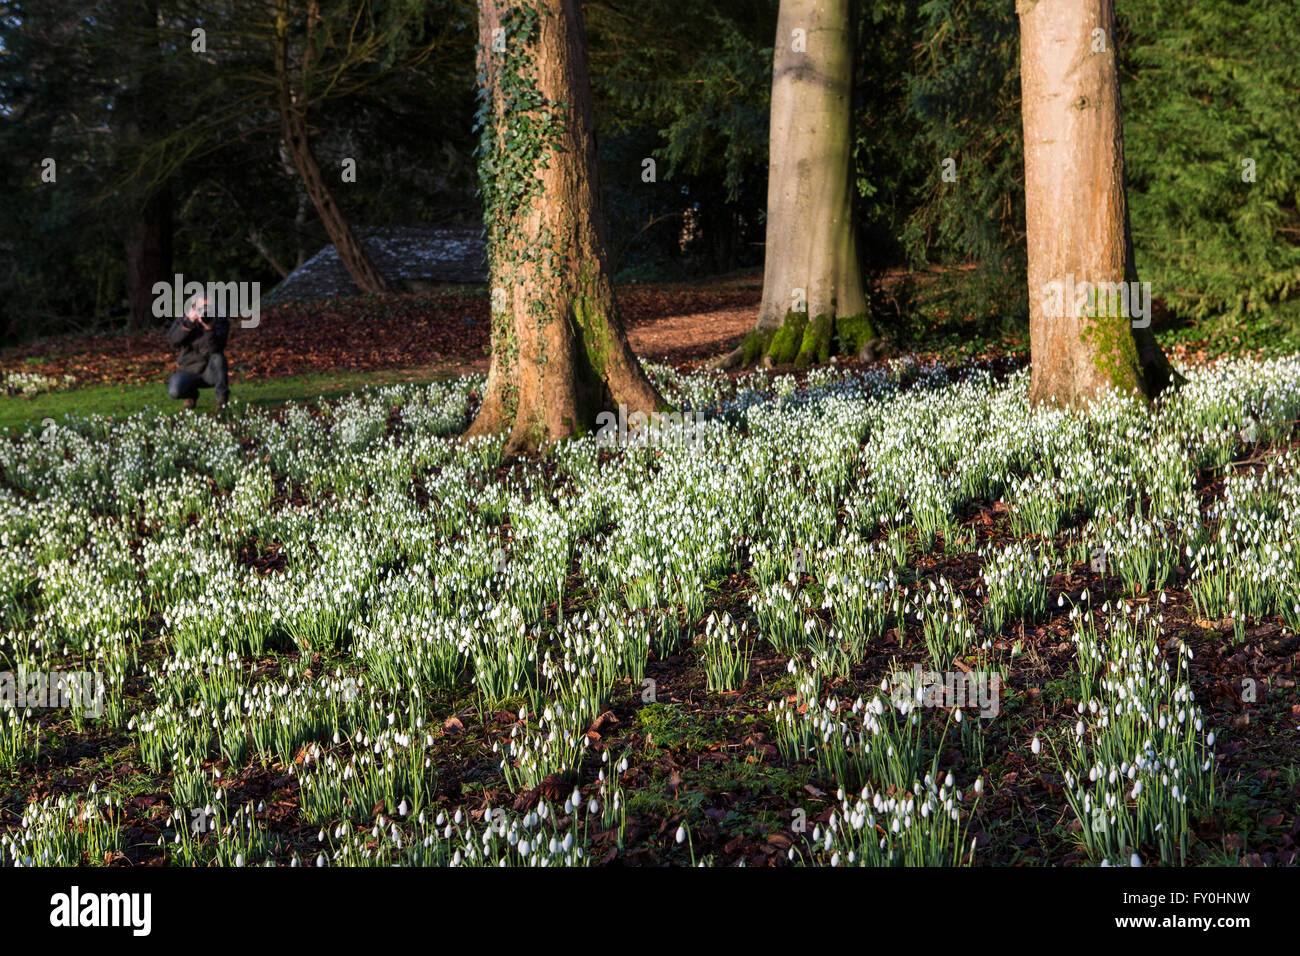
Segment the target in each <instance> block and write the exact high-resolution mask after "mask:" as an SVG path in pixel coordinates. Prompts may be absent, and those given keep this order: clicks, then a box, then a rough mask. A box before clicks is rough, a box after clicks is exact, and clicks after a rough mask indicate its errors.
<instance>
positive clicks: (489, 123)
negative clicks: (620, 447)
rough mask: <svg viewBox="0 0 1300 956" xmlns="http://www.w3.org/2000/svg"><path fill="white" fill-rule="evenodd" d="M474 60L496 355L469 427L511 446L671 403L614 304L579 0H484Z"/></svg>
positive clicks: (534, 445)
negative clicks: (619, 410)
mask: <svg viewBox="0 0 1300 956" xmlns="http://www.w3.org/2000/svg"><path fill="white" fill-rule="evenodd" d="M478 65H479V74H480V76H481V78H482V86H481V88H480V104H481V113H480V121H481V123H482V128H483V143H482V146H481V151H480V160H479V183H480V191H481V193H482V195H483V201H484V223H485V227H486V231H487V239H488V256H489V264H490V271H491V295H492V357H491V365H490V367H489V371H488V378H487V385H486V388H485V390H484V395H483V402H482V405H481V407H480V409H479V413H478V416H477V417H476V418H475V420H474V422H473V424H472V425H471V426H470V428H469V430H468V432H467V433H466V434H467V436H472V435H484V434H495V433H498V432H501V431H504V430H506V429H509V437H508V439H507V442H506V454H507V455H518V454H525V453H531V452H534V451H536V450H537V449H539V448H540V447H542V446H543V445H545V444H547V443H549V442H553V441H556V440H558V439H561V438H565V437H568V436H570V435H573V434H576V433H579V432H581V431H583V430H589V429H590V428H591V427H592V426H593V425H594V424H595V421H596V415H597V413H598V412H600V411H602V410H608V409H612V408H614V407H615V406H617V405H618V404H623V405H625V406H626V407H627V411H628V413H629V414H630V413H633V412H642V413H645V414H649V413H651V412H655V411H658V410H660V409H662V408H664V407H666V406H665V403H664V401H663V399H662V398H661V397H660V396H659V393H658V391H657V390H656V389H655V387H654V386H653V385H652V384H651V383H650V380H649V379H648V378H647V377H646V375H645V372H644V371H643V370H642V368H641V364H640V363H639V362H638V361H637V358H636V356H635V355H634V354H633V352H632V349H631V346H630V345H629V344H628V341H627V335H626V333H625V332H624V329H623V323H622V321H621V319H620V318H619V315H618V310H617V308H616V307H615V303H614V292H613V284H612V282H611V279H610V272H609V262H608V253H607V250H606V241H605V225H604V217H603V214H602V211H601V201H600V184H599V181H598V179H597V169H596V139H595V123H594V120H593V117H592V107H591V90H590V87H589V85H588V81H587V53H586V45H585V39H584V35H583V24H582V12H581V8H580V7H579V3H578V0H533V2H532V3H519V2H507V0H482V2H481V3H480V5H479V64H478Z"/></svg>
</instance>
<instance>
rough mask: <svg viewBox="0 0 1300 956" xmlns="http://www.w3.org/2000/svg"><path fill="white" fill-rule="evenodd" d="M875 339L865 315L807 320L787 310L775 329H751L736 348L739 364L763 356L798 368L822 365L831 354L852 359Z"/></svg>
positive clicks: (752, 361) (868, 318) (753, 363)
mask: <svg viewBox="0 0 1300 956" xmlns="http://www.w3.org/2000/svg"><path fill="white" fill-rule="evenodd" d="M875 338H876V331H875V328H874V327H873V326H872V324H871V318H870V317H869V316H868V315H867V314H866V313H861V314H859V315H853V316H846V317H845V318H841V319H837V318H835V317H834V316H832V315H829V314H823V315H818V316H815V317H814V318H812V319H811V320H809V318H808V315H807V313H805V312H794V311H790V312H787V313H786V316H785V321H784V322H783V323H782V324H781V326H780V327H779V328H775V329H771V328H768V329H754V330H753V331H752V332H750V333H749V334H748V335H746V336H745V340H744V341H743V342H742V343H741V345H740V352H741V358H740V362H741V364H742V365H755V364H757V363H758V362H760V361H761V360H762V359H763V358H765V357H766V358H767V359H768V361H770V362H771V364H773V365H794V366H796V367H799V368H802V367H804V366H807V365H811V364H813V363H814V362H826V361H828V360H829V359H830V357H831V356H832V355H835V354H839V355H852V356H856V355H857V354H858V353H859V352H860V351H861V349H862V346H863V345H865V344H866V343H867V342H870V341H872V340H873V339H875Z"/></svg>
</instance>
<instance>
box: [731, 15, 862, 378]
mask: <svg viewBox="0 0 1300 956" xmlns="http://www.w3.org/2000/svg"><path fill="white" fill-rule="evenodd" d="M853 49H854V37H853V2H852V0H781V9H780V14H779V16H778V18H777V28H776V45H775V53H774V56H773V66H772V118H771V132H770V158H769V172H768V184H767V242H766V249H765V263H764V267H763V304H762V306H761V308H760V310H759V315H758V320H757V322H756V323H755V327H754V331H753V332H752V333H751V334H750V335H749V337H748V338H747V339H746V340H745V343H744V345H742V346H741V349H740V352H741V355H740V360H741V361H744V362H745V363H750V362H753V361H754V360H756V359H758V358H761V357H763V356H767V357H769V358H770V359H771V361H772V362H773V363H776V364H784V363H788V362H794V363H795V364H796V365H806V364H808V363H810V362H813V361H819V362H824V361H826V359H827V358H829V356H830V355H831V353H833V352H835V351H840V350H841V348H837V343H838V345H839V346H841V347H842V350H843V351H846V352H850V353H852V354H856V353H857V352H858V350H859V349H860V348H861V347H862V346H863V345H864V344H866V343H867V342H868V341H870V340H872V339H874V338H875V332H874V331H873V329H872V325H871V321H870V319H869V317H868V315H867V301H866V296H865V295H864V294H863V290H862V275H861V272H860V270H859V268H858V255H857V240H856V237H855V234H854V231H853V199H852V194H851V192H850V183H851V173H852V170H851V145H852V144H851V112H852V111H851V107H852V88H853Z"/></svg>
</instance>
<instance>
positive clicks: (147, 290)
mask: <svg viewBox="0 0 1300 956" xmlns="http://www.w3.org/2000/svg"><path fill="white" fill-rule="evenodd" d="M124 245H125V251H126V295H127V300H128V301H129V303H130V306H131V318H130V327H131V329H132V330H133V331H139V330H141V329H147V328H150V327H151V326H154V325H156V324H158V317H157V316H155V315H154V314H153V303H154V294H153V287H154V284H155V283H157V282H164V281H166V282H170V281H171V279H172V196H171V188H170V187H169V186H168V185H167V184H165V183H164V184H163V185H162V186H161V187H160V188H159V189H158V190H157V191H155V192H154V193H153V195H151V196H150V197H149V198H148V200H147V201H146V202H145V204H144V208H143V209H142V210H141V211H140V215H139V218H138V219H137V220H136V221H135V222H134V223H133V224H132V226H131V231H130V233H128V235H127V237H126V239H125V240H124Z"/></svg>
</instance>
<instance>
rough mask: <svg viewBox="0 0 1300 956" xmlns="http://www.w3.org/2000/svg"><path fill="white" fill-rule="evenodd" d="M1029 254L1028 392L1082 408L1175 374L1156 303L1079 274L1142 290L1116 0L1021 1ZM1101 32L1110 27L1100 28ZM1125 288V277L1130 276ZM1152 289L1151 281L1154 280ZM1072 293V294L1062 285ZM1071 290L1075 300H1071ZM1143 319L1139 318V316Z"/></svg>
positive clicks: (1142, 390) (1151, 388) (1148, 392)
mask: <svg viewBox="0 0 1300 956" xmlns="http://www.w3.org/2000/svg"><path fill="white" fill-rule="evenodd" d="M1016 12H1017V13H1018V14H1019V16H1020V82H1021V88H1022V91H1023V95H1022V101H1023V107H1022V110H1023V122H1024V134H1025V218H1026V222H1025V226H1026V236H1027V243H1028V253H1029V300H1030V306H1029V341H1030V352H1031V358H1032V365H1033V370H1032V383H1031V386H1030V397H1031V399H1032V400H1033V401H1034V402H1035V403H1045V404H1053V405H1062V406H1068V407H1080V406H1083V405H1086V404H1087V403H1088V402H1089V401H1090V400H1092V399H1093V398H1095V397H1096V396H1097V395H1098V394H1099V393H1100V392H1102V391H1104V390H1105V389H1107V388H1109V387H1116V388H1119V389H1120V390H1121V391H1124V392H1127V393H1137V394H1140V395H1142V396H1145V397H1146V398H1153V397H1154V396H1155V395H1156V394H1157V393H1158V392H1160V391H1161V390H1162V389H1164V388H1165V387H1167V386H1168V385H1170V384H1171V383H1172V382H1174V381H1175V379H1176V378H1177V376H1176V373H1175V372H1174V371H1173V368H1172V366H1171V365H1170V364H1169V360H1168V359H1167V358H1166V357H1165V355H1164V353H1163V352H1162V351H1161V349H1160V346H1159V345H1158V344H1157V343H1156V340H1155V336H1154V335H1153V334H1152V332H1151V329H1150V328H1149V327H1142V326H1141V323H1142V322H1145V323H1146V324H1147V326H1149V324H1150V310H1149V304H1150V298H1149V293H1148V295H1147V297H1146V302H1147V306H1148V308H1147V313H1146V315H1145V316H1144V317H1138V316H1136V315H1134V312H1135V311H1137V310H1135V309H1134V308H1133V307H1132V306H1131V305H1127V306H1126V305H1124V304H1121V305H1120V307H1118V308H1116V301H1117V300H1116V298H1115V297H1114V296H1111V295H1105V296H1104V298H1103V296H1102V295H1096V296H1095V297H1094V298H1093V299H1092V300H1088V299H1087V298H1086V287H1084V291H1083V292H1082V293H1080V295H1081V296H1084V297H1085V298H1084V299H1083V301H1082V302H1080V301H1079V299H1078V297H1075V296H1069V295H1068V293H1069V292H1070V290H1072V289H1076V288H1078V287H1079V286H1080V284H1081V283H1085V282H1086V283H1089V284H1091V285H1092V286H1093V287H1094V288H1098V287H1100V288H1102V289H1114V288H1115V287H1116V286H1118V284H1120V283H1131V284H1132V286H1130V288H1132V289H1133V290H1134V291H1136V290H1137V288H1138V286H1137V282H1138V280H1137V270H1136V268H1135V266H1134V261H1133V240H1132V235H1131V232H1130V230H1129V212H1128V200H1127V196H1126V194H1125V179H1124V141H1123V129H1122V111H1121V106H1120V89H1119V70H1118V66H1117V47H1116V41H1117V37H1116V31H1115V9H1114V3H1113V0H1036V2H1035V0H1017V2H1016ZM1095 31H1100V32H1099V33H1098V32H1095ZM1121 288H1122V287H1121ZM1148 288H1149V287H1148ZM1059 293H1066V294H1059ZM1067 298H1069V299H1070V301H1065V300H1066V299H1067ZM1135 322H1136V323H1137V326H1138V327H1135Z"/></svg>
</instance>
